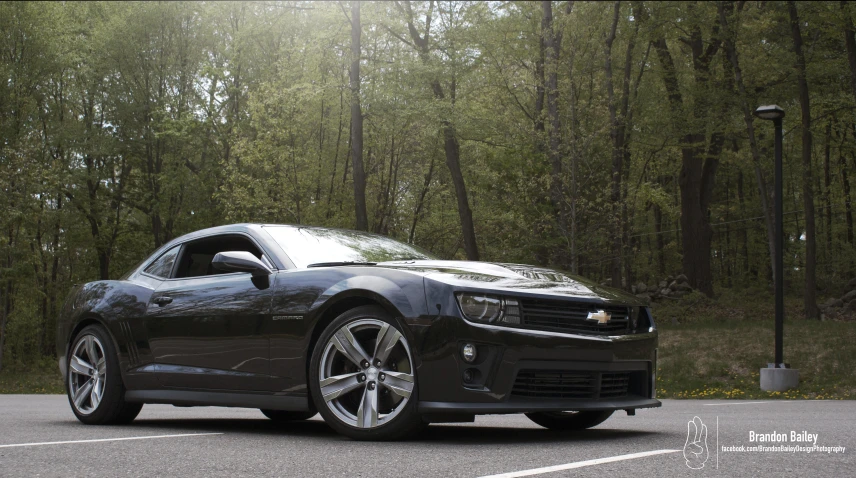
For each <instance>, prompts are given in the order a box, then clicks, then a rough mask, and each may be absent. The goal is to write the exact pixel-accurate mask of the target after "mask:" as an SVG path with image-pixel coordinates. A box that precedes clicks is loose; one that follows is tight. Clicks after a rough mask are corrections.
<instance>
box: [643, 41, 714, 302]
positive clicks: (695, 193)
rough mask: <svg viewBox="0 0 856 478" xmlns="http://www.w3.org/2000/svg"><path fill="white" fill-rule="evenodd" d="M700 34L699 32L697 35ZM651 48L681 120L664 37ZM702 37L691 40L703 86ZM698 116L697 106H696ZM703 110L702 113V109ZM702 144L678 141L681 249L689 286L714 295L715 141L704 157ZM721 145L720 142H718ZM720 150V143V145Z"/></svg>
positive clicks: (697, 139) (693, 139)
mask: <svg viewBox="0 0 856 478" xmlns="http://www.w3.org/2000/svg"><path fill="white" fill-rule="evenodd" d="M698 35H700V33H699V34H698ZM653 45H654V49H655V50H656V51H657V56H658V58H659V60H660V64H661V67H662V69H663V82H664V84H665V87H666V93H667V96H668V100H669V104H670V106H671V110H672V114H673V115H674V117H675V118H676V119H677V118H680V117H683V115H684V114H685V113H684V100H683V97H682V94H681V91H680V89H679V84H678V78H677V73H676V69H675V63H674V61H673V59H672V55H671V53H670V52H669V48H668V45H667V44H666V40H665V38H663V37H661V38H658V39H656V40H654V41H653ZM700 50H701V38H700V37H696V38H694V39H693V60H694V61H693V64H694V67H695V69H696V75H697V79H696V83H697V84H699V86H702V84H703V83H704V81H705V80H700V78H706V75H707V73H708V71H707V67H708V65H709V61H710V56H711V55H712V54H711V53H706V54H704V56H702V54H701V53H700ZM695 110H696V113H694V115H695V116H697V115H698V114H699V110H700V105H695ZM702 111H703V110H702ZM704 143H705V135H704V133H703V132H696V131H691V132H689V133H686V134H684V135H682V136H681V137H680V139H679V144H680V145H681V172H680V176H679V186H680V198H681V232H680V239H681V246H682V249H683V256H682V266H683V267H682V268H683V272H684V274H686V275H687V279H689V283H690V285H692V287H693V288H694V289H698V290H699V291H701V292H703V293H704V294H706V295H708V296H712V295H713V275H712V271H711V266H710V248H711V238H712V235H713V230H712V229H711V227H710V221H709V219H708V215H707V205H708V204H709V198H710V196H711V193H712V189H713V180H714V177H715V174H716V168H717V163H718V151H717V145H716V141H714V138H711V150H710V151H709V152H708V154H707V155H706V157H705V155H704V154H703V149H702V146H701V145H703V144H704ZM720 143H721V141H720ZM719 147H721V144H719Z"/></svg>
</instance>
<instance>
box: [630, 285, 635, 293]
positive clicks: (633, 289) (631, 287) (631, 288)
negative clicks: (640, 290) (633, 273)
mask: <svg viewBox="0 0 856 478" xmlns="http://www.w3.org/2000/svg"><path fill="white" fill-rule="evenodd" d="M630 293H631V294H636V286H635V285H632V286H630Z"/></svg>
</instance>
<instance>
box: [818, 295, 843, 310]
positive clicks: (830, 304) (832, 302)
mask: <svg viewBox="0 0 856 478" xmlns="http://www.w3.org/2000/svg"><path fill="white" fill-rule="evenodd" d="M842 305H844V301H843V300H841V299H836V298H835V297H833V298H831V299H829V300H827V301H826V302H824V303H823V305H821V306H820V307H821V308H823V309H829V308H838V307H841V306H842Z"/></svg>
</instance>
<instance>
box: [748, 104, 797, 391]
mask: <svg viewBox="0 0 856 478" xmlns="http://www.w3.org/2000/svg"><path fill="white" fill-rule="evenodd" d="M754 114H755V116H757V117H758V118H760V119H763V120H770V121H772V122H773V127H774V130H775V138H774V142H775V170H776V184H775V194H776V205H775V221H776V231H775V235H776V237H775V246H776V250H775V252H774V255H775V257H774V262H775V270H774V271H773V272H774V275H775V283H776V351H775V362H774V363H770V364H767V367H766V368H762V369H761V390H766V391H778V392H783V391H786V390H790V389H792V388H795V387H796V386H797V385H798V384H799V370H796V369H792V368H790V365H789V364H786V363H784V358H783V357H782V355H783V354H782V348H783V344H782V342H783V338H784V327H785V324H784V320H785V274H784V272H785V265H784V262H785V261H784V249H783V248H784V230H783V227H782V190H783V186H782V183H783V180H782V118H784V117H785V110H783V109H782V108H780V107H778V106H777V105H766V106H759V107H758V108H757V109H756V110H755V113H754Z"/></svg>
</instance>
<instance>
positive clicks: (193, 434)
mask: <svg viewBox="0 0 856 478" xmlns="http://www.w3.org/2000/svg"><path fill="white" fill-rule="evenodd" d="M208 435H222V433H183V434H181V435H153V436H146V437H124V438H99V439H97V440H71V441H46V442H41V443H15V444H12V445H0V448H12V447H18V446H42V445H66V444H71V443H96V442H102V441H125V440H151V439H152V438H176V437H199V436H208Z"/></svg>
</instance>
